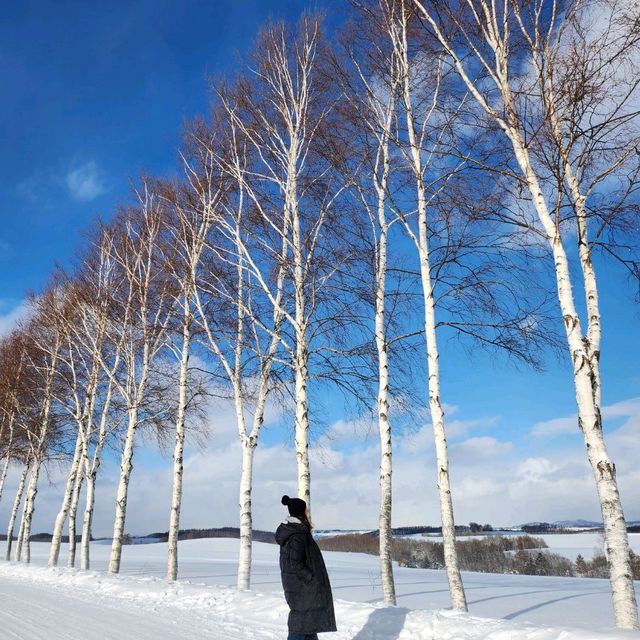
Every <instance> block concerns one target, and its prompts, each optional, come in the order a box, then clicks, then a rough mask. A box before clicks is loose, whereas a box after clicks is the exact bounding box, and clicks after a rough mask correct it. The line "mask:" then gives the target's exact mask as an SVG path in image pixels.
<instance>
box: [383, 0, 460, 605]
mask: <svg viewBox="0 0 640 640" xmlns="http://www.w3.org/2000/svg"><path fill="white" fill-rule="evenodd" d="M389 10H391V8H389ZM412 13H413V12H412V8H411V5H410V4H409V3H408V2H405V1H404V0H403V1H402V2H400V3H398V8H397V9H395V10H394V13H393V14H392V16H393V17H392V18H391V20H390V21H389V33H388V35H389V38H390V39H391V42H392V43H393V46H394V49H395V52H396V55H397V58H398V64H399V67H400V71H399V73H400V76H401V96H402V104H403V111H404V121H405V131H406V136H407V140H408V145H407V147H408V149H407V150H405V151H404V155H405V157H406V159H407V162H408V164H409V166H410V167H411V171H412V173H413V177H414V180H415V192H416V201H417V227H418V231H417V234H416V233H415V231H413V230H412V229H411V226H410V224H409V223H408V221H407V220H406V219H405V228H406V230H407V232H408V234H409V236H410V238H411V239H412V241H413V243H414V245H415V247H416V249H417V252H418V258H419V265H420V281H421V288H422V299H423V307H424V321H423V326H424V336H425V341H426V350H427V376H428V394H429V401H428V406H429V412H430V414H431V424H432V427H433V437H434V443H435V451H436V466H437V487H438V497H439V503H440V516H441V521H442V541H443V547H444V560H445V566H446V570H447V579H448V581H449V591H450V593H451V602H452V605H453V607H454V609H457V610H459V611H467V601H466V595H465V591H464V585H463V583H462V576H461V574H460V568H459V565H458V555H457V552H456V547H455V521H454V514H453V498H452V495H451V479H450V473H449V454H448V451H447V438H446V430H445V415H444V410H443V407H442V400H441V390H440V352H439V349H438V342H437V335H436V326H437V325H436V302H435V294H434V286H433V283H432V276H431V269H432V265H431V259H430V248H429V226H430V225H429V219H428V207H429V201H428V200H429V196H428V194H427V185H426V183H425V174H426V172H427V171H429V169H430V166H429V160H430V158H432V157H433V149H429V150H427V149H426V142H427V139H426V136H427V129H428V127H430V126H432V123H431V119H432V118H434V117H435V116H434V114H435V112H436V107H437V105H438V103H439V101H440V99H441V97H440V78H441V72H440V67H439V65H438V64H437V63H436V69H437V71H436V72H435V80H434V83H433V86H432V87H431V88H430V90H431V92H432V95H431V97H430V99H429V101H428V104H427V107H426V108H423V112H424V113H423V114H422V116H421V117H419V116H418V115H417V113H416V108H415V106H414V101H415V100H416V98H415V96H414V91H415V88H414V83H413V82H412V78H414V77H415V73H416V72H415V70H414V68H413V67H414V65H415V61H412V60H411V56H410V51H409V20H410V17H411V15H412ZM434 62H435V61H434ZM436 144H437V143H436ZM434 146H436V145H434ZM436 171H437V169H436Z"/></svg>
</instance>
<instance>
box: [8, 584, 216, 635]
mask: <svg viewBox="0 0 640 640" xmlns="http://www.w3.org/2000/svg"><path fill="white" fill-rule="evenodd" d="M0 603H2V604H1V605H0V620H1V622H0V628H1V629H2V634H1V635H2V638H3V640H26V639H27V638H28V639H29V640H51V639H53V638H55V639H56V640H63V639H64V640H72V639H74V640H75V639H76V638H86V640H94V639H95V640H122V639H123V638H130V637H133V634H132V630H134V629H135V637H137V638H140V639H145V640H146V639H147V638H165V639H166V640H174V639H175V640H178V639H179V638H180V639H182V638H184V637H185V633H188V631H189V629H188V628H185V626H184V625H185V621H181V624H180V626H177V625H176V624H175V621H174V619H173V618H172V617H171V616H170V615H169V616H168V615H167V614H166V613H164V612H141V611H140V610H139V608H138V609H134V608H131V607H127V606H123V603H122V602H120V601H117V602H115V603H114V602H108V601H106V600H105V599H104V598H102V599H99V600H97V599H91V598H88V597H86V596H84V595H83V594H78V593H74V592H71V593H61V592H60V590H54V589H52V588H51V587H50V585H46V584H45V585H36V584H33V583H27V582H25V583H21V582H18V581H15V580H7V579H0ZM194 631H195V630H194ZM200 637H202V636H200ZM206 637H211V638H214V637H216V636H213V635H212V636H206Z"/></svg>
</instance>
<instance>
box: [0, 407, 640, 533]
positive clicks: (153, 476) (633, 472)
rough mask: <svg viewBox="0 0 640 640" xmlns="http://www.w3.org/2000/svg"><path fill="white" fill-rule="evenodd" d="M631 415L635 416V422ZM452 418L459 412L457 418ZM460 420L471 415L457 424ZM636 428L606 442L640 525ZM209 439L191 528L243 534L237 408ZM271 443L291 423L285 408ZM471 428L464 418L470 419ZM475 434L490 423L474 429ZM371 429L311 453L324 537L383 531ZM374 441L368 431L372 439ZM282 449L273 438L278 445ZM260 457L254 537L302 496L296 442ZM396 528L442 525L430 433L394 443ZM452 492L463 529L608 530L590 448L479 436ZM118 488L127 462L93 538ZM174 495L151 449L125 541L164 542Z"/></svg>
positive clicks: (189, 495) (219, 415)
mask: <svg viewBox="0 0 640 640" xmlns="http://www.w3.org/2000/svg"><path fill="white" fill-rule="evenodd" d="M632 412H633V415H627V414H630V413H632ZM450 413H452V412H450ZM460 413H461V414H462V412H460ZM607 413H608V414H609V415H624V416H626V417H627V419H626V420H625V421H624V423H623V424H622V425H620V426H619V427H618V428H616V429H612V430H611V431H610V432H609V434H608V435H607V443H608V446H609V451H610V453H611V456H612V458H613V460H614V461H615V462H616V467H617V471H618V479H619V485H620V491H621V495H622V498H623V504H624V507H625V512H626V515H627V517H628V518H630V519H638V518H640V494H638V491H637V487H638V486H639V485H640V468H638V465H637V458H638V447H639V444H638V443H640V401H639V400H638V399H637V398H632V399H629V400H626V401H624V402H620V403H616V404H615V405H611V406H610V407H608V408H607ZM209 415H210V427H211V434H210V437H209V439H208V446H207V447H206V449H199V448H197V447H196V446H195V444H194V442H191V444H189V446H188V450H187V453H186V456H185V471H184V503H183V508H182V526H183V527H184V528H189V527H209V526H237V522H238V491H239V486H238V485H239V474H240V464H241V451H240V445H239V442H238V437H237V431H236V427H235V416H234V411H233V407H232V405H231V403H230V402H226V401H218V402H216V404H215V406H214V407H212V408H211V410H210V412H209ZM270 415H271V416H272V419H271V421H270V423H268V424H265V427H264V429H265V433H267V432H268V430H269V429H270V428H272V427H273V426H275V425H276V424H277V423H280V427H282V421H283V420H287V421H290V420H291V418H290V417H288V418H287V417H284V418H283V416H282V415H281V414H280V413H279V411H278V410H277V408H276V407H272V408H271V409H270ZM461 419H462V418H461ZM469 422H474V423H475V422H481V421H476V420H470V421H469ZM365 428H368V425H367V423H366V421H363V423H362V424H354V423H353V422H349V421H346V420H341V421H338V422H337V423H336V424H335V425H333V427H332V428H331V429H330V431H331V433H332V435H334V436H335V438H334V439H333V440H332V439H329V438H323V437H320V438H318V439H317V440H316V441H312V443H311V448H310V459H311V474H312V503H313V517H314V520H315V524H316V526H318V527H319V528H333V527H341V528H361V529H366V528H371V529H374V528H376V527H377V520H378V518H377V510H378V500H379V492H378V476H379V448H378V441H377V435H376V432H375V429H374V430H373V432H372V433H371V436H370V437H368V438H363V437H362V434H361V432H360V433H359V431H360V430H361V429H365ZM365 430H366V429H365ZM272 440H273V438H270V439H269V441H270V442H271V441H272ZM284 440H285V441H281V442H275V443H273V444H269V446H266V445H265V442H264V439H263V442H262V443H261V444H260V445H259V446H258V449H257V450H256V456H255V467H254V483H255V484H254V487H255V488H254V494H253V507H254V526H255V527H256V528H258V529H267V530H273V528H274V527H275V526H276V524H277V523H278V522H279V520H280V519H281V517H282V516H283V515H284V514H283V509H282V506H281V505H280V496H281V495H282V494H283V493H288V494H292V493H295V488H296V463H295V455H294V451H293V446H292V443H291V441H290V439H289V438H286V437H285V438H284ZM393 461H394V477H393V492H394V505H393V523H394V525H395V526H400V525H410V524H414V525H417V524H437V523H438V521H439V507H438V493H437V486H436V481H437V477H436V468H435V454H434V451H433V437H432V434H431V429H430V425H425V426H424V427H423V429H421V430H420V431H419V432H418V434H415V433H414V434H411V433H398V434H397V435H396V438H395V440H394V457H393ZM450 474H451V482H452V490H453V499H454V508H455V513H456V519H457V521H458V522H459V523H466V522H470V521H476V522H480V521H482V522H490V523H492V524H494V525H501V524H502V525H504V524H519V523H523V522H528V521H532V520H545V521H553V520H561V519H571V518H586V519H593V520H597V519H599V518H600V515H599V506H598V500H597V495H596V489H595V484H594V481H593V476H592V473H591V469H590V468H589V466H588V464H587V460H586V455H585V453H584V449H583V446H582V444H581V443H579V442H577V441H572V442H570V443H568V444H563V445H562V446H558V445H557V444H555V443H554V444H553V445H550V444H549V443H548V442H547V441H546V440H544V439H530V440H529V441H528V442H527V443H526V444H525V446H524V447H518V446H516V444H514V443H511V442H505V441H501V440H500V439H499V438H496V437H492V436H490V435H484V434H480V435H474V436H472V437H468V438H466V439H462V440H460V441H454V442H453V443H452V444H451V467H450ZM51 477H52V480H53V481H54V482H55V484H54V485H49V486H47V480H46V477H44V478H43V484H42V487H41V491H40V493H39V494H38V505H37V510H36V520H35V523H34V531H36V532H38V531H47V530H49V531H50V530H51V527H52V525H53V521H54V519H55V514H56V511H57V509H58V508H59V503H60V498H61V495H62V490H63V484H64V474H63V472H62V471H61V470H56V469H53V470H52V473H51ZM117 478H118V461H117V460H116V459H114V458H111V459H109V460H106V461H105V464H104V467H103V469H101V477H100V479H99V483H98V503H97V505H96V513H95V523H96V524H95V533H96V535H110V532H111V529H112V519H113V513H114V502H115V493H116V486H117ZM16 483H17V470H16V471H14V472H13V473H12V475H11V480H10V482H9V485H8V486H7V493H6V494H5V496H7V497H6V499H5V500H3V501H2V503H0V522H2V521H6V519H7V510H8V508H9V505H10V503H11V497H10V496H11V492H12V490H13V491H15V485H16ZM170 493H171V459H170V455H169V454H165V455H164V456H162V455H160V454H159V453H158V452H155V453H154V452H152V451H151V452H150V451H149V449H148V448H147V449H145V450H144V451H143V450H142V449H141V450H139V451H137V452H136V457H135V459H134V473H133V476H132V481H131V487H130V501H129V504H130V509H129V513H128V515H127V526H126V529H127V531H130V532H131V533H148V532H151V531H166V530H167V527H168V513H169V501H170Z"/></svg>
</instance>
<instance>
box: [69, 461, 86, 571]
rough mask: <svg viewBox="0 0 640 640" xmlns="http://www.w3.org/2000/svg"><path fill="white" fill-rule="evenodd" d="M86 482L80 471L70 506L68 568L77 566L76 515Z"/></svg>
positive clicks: (80, 470) (81, 470) (82, 472)
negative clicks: (83, 485)
mask: <svg viewBox="0 0 640 640" xmlns="http://www.w3.org/2000/svg"><path fill="white" fill-rule="evenodd" d="M83 480H84V471H83V469H79V470H78V473H77V474H76V481H75V484H74V487H73V495H72V497H71V505H70V506H69V557H68V558H67V566H68V567H75V566H76V547H77V543H76V515H77V513H78V503H79V502H80V493H81V492H82V484H83Z"/></svg>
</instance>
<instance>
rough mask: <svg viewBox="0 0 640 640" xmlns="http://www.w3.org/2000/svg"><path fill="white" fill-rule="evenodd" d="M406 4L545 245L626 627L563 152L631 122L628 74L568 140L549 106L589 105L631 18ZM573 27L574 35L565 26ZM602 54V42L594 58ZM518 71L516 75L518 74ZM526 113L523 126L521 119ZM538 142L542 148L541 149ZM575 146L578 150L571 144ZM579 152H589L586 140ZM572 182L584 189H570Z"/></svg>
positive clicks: (582, 217) (568, 156)
mask: <svg viewBox="0 0 640 640" xmlns="http://www.w3.org/2000/svg"><path fill="white" fill-rule="evenodd" d="M414 4H415V6H416V8H417V10H418V11H419V14H420V16H421V18H422V20H423V22H424V24H425V26H426V28H427V29H428V30H429V32H430V33H431V34H432V36H433V37H434V39H435V40H436V41H437V42H438V43H439V45H440V46H441V47H442V49H443V53H444V54H445V55H446V56H447V60H448V63H450V64H451V66H452V68H453V69H454V70H455V71H456V73H457V74H458V76H459V77H460V79H461V81H462V82H463V83H464V86H465V87H466V89H467V90H468V91H469V93H470V94H471V96H472V97H473V98H474V100H475V101H476V102H477V104H478V105H479V106H480V107H481V109H482V110H483V112H484V113H485V115H486V117H487V118H488V119H489V120H491V121H492V122H493V123H495V125H497V127H498V128H499V130H500V131H502V133H503V134H504V136H505V139H506V140H507V141H508V143H509V145H510V148H511V151H512V154H513V159H514V161H515V163H516V166H517V167H518V169H519V172H520V175H519V177H518V178H517V179H518V182H519V183H520V185H521V186H522V188H523V189H526V192H527V193H528V196H529V198H530V200H531V203H532V206H533V209H534V211H535V215H536V219H537V222H538V224H539V229H540V233H541V235H542V236H543V237H544V239H545V241H546V242H547V244H548V247H549V252H550V254H551V257H552V259H553V263H554V265H555V277H556V288H557V297H558V303H559V307H560V311H561V314H562V318H563V324H564V329H565V334H566V346H567V349H568V351H569V356H570V360H571V363H572V368H573V382H574V389H575V396H576V403H577V407H578V426H579V429H580V431H581V433H582V435H583V438H584V443H585V447H586V450H587V457H588V460H589V464H590V466H591V468H592V471H593V475H594V479H595V482H596V487H597V491H598V496H599V500H600V504H601V511H602V518H603V523H604V529H605V540H606V542H605V546H606V551H607V560H608V563H609V570H610V580H611V587H612V595H613V608H614V616H615V621H616V624H617V625H618V626H620V627H624V628H638V625H639V623H638V612H637V604H636V600H635V592H634V587H633V578H632V574H631V568H630V560H629V546H628V537H627V532H626V524H625V519H624V513H623V509H622V503H621V500H620V495H619V490H618V486H617V481H616V475H615V465H614V463H613V461H612V460H611V457H610V455H609V453H608V451H607V447H606V444H605V441H604V436H603V431H602V418H601V414H600V403H601V398H600V394H601V392H600V389H601V381H600V370H599V360H600V337H601V328H600V310H599V304H598V289H597V278H596V273H595V268H594V265H593V261H592V248H593V246H592V245H591V244H590V240H589V232H588V217H587V216H586V213H585V212H586V209H585V206H586V200H587V196H588V195H589V194H590V190H589V187H588V183H589V177H588V176H589V167H588V166H584V165H583V164H581V163H582V162H583V161H584V160H585V159H586V158H587V157H588V154H587V155H585V154H584V153H581V152H580V151H578V153H575V150H574V149H572V145H573V143H574V142H576V138H575V135H574V134H575V133H576V130H577V129H578V128H580V127H583V128H584V129H586V136H587V139H588V137H589V136H592V137H593V136H594V135H595V137H596V138H597V139H598V143H599V142H600V138H599V136H600V135H601V134H602V135H603V136H604V137H605V138H606V137H607V135H611V134H612V133H613V132H614V131H615V129H616V128H615V124H614V122H615V120H616V119H617V118H618V117H619V116H622V117H623V120H624V121H625V123H627V124H628V123H629V121H630V120H631V119H632V118H631V117H630V116H635V113H634V112H633V110H631V113H629V110H628V109H627V108H625V105H628V103H627V100H628V99H629V98H630V97H631V96H632V95H633V94H634V93H635V87H636V84H637V75H636V76H635V77H630V78H628V80H629V82H628V83H627V86H626V88H625V89H622V91H621V92H619V91H618V89H617V88H615V87H611V86H610V85H609V86H608V85H607V84H606V82H607V81H608V80H610V79H611V78H612V77H615V75H612V74H611V73H609V76H608V77H607V76H606V75H603V76H600V77H599V82H600V84H599V86H598V90H599V91H601V92H602V95H604V96H605V98H606V97H609V96H612V97H613V102H614V103H616V104H617V105H619V108H616V107H615V106H614V107H613V108H612V109H611V111H610V112H609V113H608V114H607V113H604V114H603V113H600V114H598V109H597V108H596V109H591V113H590V118H588V119H587V120H590V123H589V125H588V126H585V121H584V120H582V119H581V118H578V120H577V121H576V120H575V118H574V123H576V122H578V123H579V127H575V126H574V127H573V131H572V127H571V126H567V119H566V118H564V117H563V115H562V108H561V104H562V102H563V96H565V97H566V96H567V95H569V96H570V99H569V100H568V101H567V100H565V101H564V104H565V105H568V104H569V105H570V104H573V106H574V107H578V109H580V106H582V107H584V105H585V104H589V101H591V102H590V104H591V105H593V104H594V102H593V100H592V98H593V95H594V94H593V92H592V91H588V92H585V91H584V89H585V87H587V86H588V85H589V80H593V79H594V78H598V74H599V73H600V71H602V72H603V74H607V72H611V71H612V70H613V68H614V66H617V65H618V60H617V59H618V58H621V59H623V58H624V57H625V55H626V54H627V53H628V52H629V51H630V50H631V49H632V48H633V47H634V43H635V42H636V41H637V24H638V22H637V19H636V20H635V21H634V20H633V19H629V18H630V17H631V15H632V12H633V9H632V8H628V7H626V5H622V4H618V3H615V2H614V3H591V2H579V1H577V2H571V3H568V4H567V6H564V7H563V8H562V13H560V8H559V6H558V4H557V3H556V2H554V1H553V0H547V1H545V0H540V1H538V2H535V3H533V4H530V3H526V4H524V3H521V2H518V1H517V0H510V1H507V2H504V3H500V4H499V5H498V4H496V3H489V2H485V1H484V0H478V1H475V0H467V1H466V2H463V3H460V4H459V6H456V7H455V8H449V7H444V6H441V5H442V3H439V2H431V3H427V2H422V1H421V0H414ZM598 8H605V9H607V8H609V9H611V13H610V22H609V28H605V29H604V30H603V33H604V36H601V42H600V45H601V46H600V47H596V48H594V49H591V55H589V54H588V51H589V48H588V47H584V46H582V45H581V44H580V41H581V38H582V36H583V35H584V34H585V33H588V32H589V29H590V28H591V29H594V28H597V27H594V25H593V22H592V21H591V27H590V26H589V22H590V20H589V17H591V18H592V17H593V15H591V16H589V11H595V10H597V9H598ZM563 18H564V22H563ZM573 20H575V22H574V23H573V25H575V26H572V24H571V22H572V21H573ZM625 30H626V34H625ZM574 36H575V38H576V39H575V40H573V45H576V44H577V50H578V51H579V52H580V54H581V55H578V56H577V57H576V56H574V57H573V58H572V65H574V69H573V70H572V76H573V77H574V78H576V77H577V78H579V79H580V83H579V85H578V87H576V85H575V83H574V84H573V85H572V84H571V83H568V84H567V85H565V86H564V87H563V86H561V85H560V84H558V82H559V81H560V80H561V78H562V74H557V71H558V69H561V68H562V66H563V63H562V60H563V57H565V56H566V55H567V53H566V49H565V43H566V42H567V39H569V41H571V40H572V38H573V37H574ZM602 38H604V39H602ZM607 38H609V40H608V41H607ZM596 40H597V38H596ZM583 42H584V41H583ZM573 45H571V44H568V49H569V54H568V57H569V58H571V51H572V49H573V50H574V52H575V49H574V47H573ZM602 45H607V46H606V48H605V51H604V52H603V51H602ZM614 49H615V50H614ZM594 54H595V55H598V56H604V59H603V58H600V61H599V62H598V58H594ZM614 61H615V62H614ZM576 63H577V65H578V69H577V70H576V69H575V64H576ZM523 68H524V69H525V71H524V72H523V71H522V70H521V69H523ZM565 68H567V66H565ZM479 74H480V75H481V76H482V80H481V81H480V80H478V75H479ZM585 80H586V83H585V82H584V81H585ZM580 85H581V86H582V87H583V94H584V95H587V94H588V95H589V96H590V97H589V100H588V101H583V100H582V99H581V96H580V94H579V93H578V94H577V95H578V100H575V96H576V94H574V95H573V96H571V95H570V94H571V90H572V88H578V89H579V86H580ZM605 111H606V107H605ZM532 113H533V114H534V116H533V118H532V117H530V114H532ZM587 113H589V108H587ZM574 115H575V112H574ZM532 124H533V129H532ZM541 124H543V125H544V127H545V128H546V130H547V131H549V132H550V136H549V139H550V140H551V144H552V145H554V149H553V154H554V155H555V156H556V157H557V158H558V160H557V162H556V166H557V167H558V168H559V171H560V173H559V174H558V173H556V176H555V178H556V184H555V190H554V188H553V183H552V182H550V181H549V180H545V171H544V168H543V167H541V164H540V163H539V162H536V152H535V150H534V149H532V148H531V140H532V139H533V140H534V141H540V137H539V136H537V135H536V131H535V127H538V126H540V125H541ZM632 139H634V138H632ZM582 140H584V137H583V138H582ZM598 143H597V144H598ZM534 144H535V142H534ZM543 144H546V145H548V144H549V142H548V141H547V142H545V143H543ZM635 144H637V143H634V144H632V145H631V146H630V147H626V148H623V149H620V148H619V147H618V148H617V151H614V152H613V154H608V155H609V161H608V162H607V165H608V168H606V169H605V170H604V172H602V171H601V170H599V173H601V174H602V177H605V176H607V175H609V174H611V173H613V172H615V170H616V169H617V168H619V167H622V166H623V165H624V164H625V162H626V161H627V160H628V159H632V158H633V155H634V149H635ZM577 147H578V149H580V147H581V144H580V142H578V144H577ZM584 148H585V147H582V149H584ZM586 148H587V149H588V148H589V144H588V143H587V144H586ZM605 148H606V145H605ZM547 149H548V147H547ZM591 149H593V146H592V147H591ZM601 149H603V148H602V147H601ZM603 150H604V149H603ZM611 156H613V157H611ZM616 156H617V157H616ZM576 162H577V164H576ZM558 175H559V176H560V181H559V182H560V184H558V180H557V178H558ZM580 177H582V178H583V179H584V180H585V182H584V183H583V184H582V185H581V184H580ZM595 178H596V180H595V183H592V184H593V185H594V186H595V185H596V184H598V183H599V182H600V180H598V179H597V178H598V172H597V173H596V176H595ZM565 186H566V192H567V195H568V199H569V201H570V202H571V206H572V211H573V213H572V217H573V220H574V221H575V225H576V228H577V230H578V233H577V241H578V253H579V260H580V267H581V277H579V276H576V275H575V273H572V270H571V267H570V259H569V255H568V252H567V246H566V244H567V242H568V241H569V240H570V237H569V235H570V232H569V231H568V229H567V225H563V224H562V215H561V212H562V211H563V204H564V203H563V196H564V193H563V191H564V187H565ZM592 193H593V190H592ZM577 278H578V279H577ZM576 284H578V285H580V286H582V288H583V290H584V294H585V298H586V308H587V314H586V317H585V318H584V323H585V327H586V330H585V329H584V328H583V321H582V319H581V318H580V315H579V312H578V310H577V307H576V300H575V294H574V288H575V285H576Z"/></svg>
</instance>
